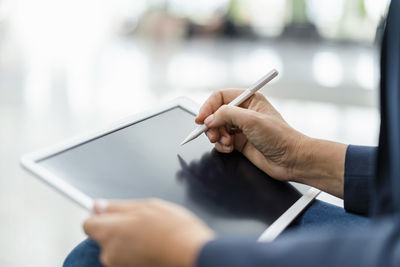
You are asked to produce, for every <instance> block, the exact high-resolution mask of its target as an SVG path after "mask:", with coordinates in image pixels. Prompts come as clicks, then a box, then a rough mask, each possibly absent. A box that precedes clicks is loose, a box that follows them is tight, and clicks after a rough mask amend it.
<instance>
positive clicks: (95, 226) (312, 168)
mask: <svg viewBox="0 0 400 267" xmlns="http://www.w3.org/2000/svg"><path fill="white" fill-rule="evenodd" d="M242 92H243V90H235V89H231V90H223V91H218V92H215V93H214V94H212V95H211V96H210V97H209V99H208V100H207V101H206V102H205V103H204V104H203V106H202V108H201V109H200V112H199V115H198V116H197V117H196V120H195V121H196V123H198V124H203V123H204V124H206V125H207V126H208V128H209V130H208V131H207V132H206V135H207V137H208V138H209V139H210V141H211V142H212V143H214V144H215V148H216V149H217V150H218V151H220V152H222V153H231V152H232V151H233V150H234V149H236V150H238V151H240V152H241V153H243V155H244V156H246V157H247V158H248V159H249V160H250V161H251V162H252V163H253V164H254V165H256V166H257V167H258V168H260V169H261V170H263V171H264V172H265V173H267V174H269V175H270V176H271V177H273V178H275V179H277V180H280V181H294V182H300V183H303V184H307V185H310V186H313V187H316V188H319V189H321V190H323V191H325V192H328V193H330V194H333V195H335V196H338V197H342V196H343V184H344V178H343V176H344V161H345V154H346V149H347V145H344V144H340V143H336V142H330V141H326V140H319V139H314V138H310V137H308V136H305V135H304V134H302V133H300V132H298V131H296V130H295V129H293V128H292V127H290V126H289V125H288V124H287V123H286V122H285V120H284V119H283V118H282V116H281V115H280V114H279V112H278V111H277V110H276V109H275V108H274V107H273V106H272V105H271V104H270V103H269V101H268V100H267V99H266V98H265V97H264V96H263V95H262V94H260V93H256V94H255V95H253V96H252V97H250V98H249V99H248V100H247V101H245V102H244V103H243V104H242V105H241V106H240V107H231V106H227V104H228V103H229V102H231V101H232V100H233V99H234V98H236V97H237V96H238V95H239V94H241V93H242ZM232 128H234V129H235V130H234V131H232ZM84 230H85V233H86V234H87V235H88V236H89V237H90V238H92V239H93V240H95V241H97V242H98V243H99V244H100V247H101V256H100V260H101V262H102V263H103V264H104V265H105V266H109V267H120V266H121V267H122V266H194V265H195V262H196V259H197V257H198V254H199V252H200V250H201V249H202V247H203V246H204V245H205V244H206V243H207V242H208V241H210V240H212V239H213V238H215V234H214V233H213V231H212V230H211V229H209V228H208V227H207V226H206V225H205V224H204V223H203V222H201V221H200V220H199V219H198V218H197V217H196V216H195V215H193V214H192V213H191V212H189V211H188V210H186V209H184V208H182V207H180V206H178V205H175V204H172V203H168V202H166V201H162V200H157V199H151V200H136V201H128V202H111V203H109V202H107V201H98V202H96V203H95V207H94V214H93V215H92V216H91V217H90V218H89V219H88V220H86V221H85V223H84Z"/></svg>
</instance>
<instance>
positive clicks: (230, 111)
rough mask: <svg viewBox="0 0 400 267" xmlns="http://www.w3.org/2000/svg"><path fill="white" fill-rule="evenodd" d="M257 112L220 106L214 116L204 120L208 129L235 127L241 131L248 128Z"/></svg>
mask: <svg viewBox="0 0 400 267" xmlns="http://www.w3.org/2000/svg"><path fill="white" fill-rule="evenodd" d="M256 115H257V112H255V111H253V110H249V109H245V108H241V107H236V106H228V105H223V106H221V107H220V108H219V109H218V110H217V111H216V112H215V113H214V114H211V115H210V116H208V117H207V118H206V119H205V120H204V124H205V125H206V126H207V127H208V128H216V127H220V126H223V125H226V124H228V125H235V126H236V127H238V128H240V129H243V128H246V127H247V126H250V125H251V124H252V123H253V122H254V120H255V119H256V118H257V116H256Z"/></svg>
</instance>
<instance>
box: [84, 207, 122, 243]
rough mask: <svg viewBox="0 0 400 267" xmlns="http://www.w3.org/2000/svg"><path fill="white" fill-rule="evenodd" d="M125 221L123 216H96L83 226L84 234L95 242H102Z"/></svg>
mask: <svg viewBox="0 0 400 267" xmlns="http://www.w3.org/2000/svg"><path fill="white" fill-rule="evenodd" d="M123 219H124V217H123V215H122V214H116V213H115V214H102V215H95V216H92V217H90V218H89V219H87V220H86V221H85V222H84V224H83V230H84V232H85V233H86V234H87V235H88V236H89V237H90V238H91V239H93V240H95V241H98V242H101V241H103V240H104V238H105V237H106V236H107V234H108V233H109V229H114V228H115V226H116V225H118V224H119V222H120V221H122V220H123Z"/></svg>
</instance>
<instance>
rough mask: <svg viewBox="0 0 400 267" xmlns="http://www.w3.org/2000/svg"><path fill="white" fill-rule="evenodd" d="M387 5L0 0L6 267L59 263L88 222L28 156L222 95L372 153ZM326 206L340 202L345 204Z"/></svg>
mask: <svg viewBox="0 0 400 267" xmlns="http://www.w3.org/2000/svg"><path fill="white" fill-rule="evenodd" d="M388 4H389V0H347V1H345V0H264V1H262V0H246V1H245V0H202V1H185V0H148V1H146V0H100V1H99V0H0V170H1V173H0V236H1V240H0V266H42V267H47V266H49V267H50V266H61V264H62V261H63V259H64V257H65V256H66V254H67V253H68V252H69V251H70V250H71V249H72V247H73V246H75V245H76V244H77V243H78V242H79V241H80V240H82V239H83V238H84V235H83V233H82V231H81V223H82V221H83V219H84V218H86V216H87V213H86V212H84V211H83V210H82V209H80V208H79V207H77V206H75V205H74V204H73V203H72V202H70V201H69V200H67V199H65V198H63V197H62V196H61V195H59V194H58V193H56V192H54V191H53V190H52V189H50V188H49V187H47V186H46V185H44V184H42V183H41V182H39V181H38V180H37V179H35V178H33V177H32V176H31V175H30V174H28V173H25V172H24V171H22V170H21V169H20V167H19V158H20V156H21V155H22V154H23V153H26V152H29V151H33V150H36V149H40V148H42V147H44V146H48V145H51V144H54V143H57V142H60V141H62V140H64V139H66V138H69V137H71V136H75V135H80V134H82V133H87V132H91V131H93V130H96V129H98V128H102V127H104V126H106V125H108V124H110V123H112V122H115V121H116V120H118V119H120V118H123V117H126V116H128V115H131V114H133V113H135V112H139V111H142V110H143V109H146V108H149V107H151V106H154V105H157V104H159V103H164V102H167V101H168V100H171V99H173V98H175V97H178V96H182V95H184V96H188V97H190V98H193V99H194V100H196V101H197V102H199V103H202V102H203V101H204V100H205V99H206V98H207V96H208V95H209V94H210V93H211V92H212V91H214V90H217V89H221V88H228V87H246V86H248V85H250V84H251V83H253V82H254V81H256V80H257V79H258V78H259V77H261V76H262V75H263V74H265V73H266V72H267V71H269V70H270V69H271V68H276V69H278V70H279V71H280V75H279V78H278V79H275V81H274V82H273V83H271V84H270V85H269V86H267V87H266V88H264V89H263V90H262V92H263V93H264V94H265V95H266V96H267V97H268V98H269V99H270V101H271V102H272V103H273V105H275V106H276V107H277V108H278V110H279V111H280V112H281V113H282V115H283V116H284V117H285V119H286V120H287V121H288V122H289V123H290V124H291V125H292V126H293V127H295V128H297V129H299V130H300V131H303V132H304V133H306V134H308V135H310V136H313V137H319V138H327V139H331V140H336V141H340V142H346V143H353V144H363V145H376V144H377V136H378V128H379V109H378V97H379V90H378V83H379V42H380V36H381V34H382V19H383V17H384V16H385V14H386V12H387V9H388ZM321 198H323V199H328V200H329V201H331V202H333V203H335V204H338V205H341V202H340V201H339V200H338V199H334V198H331V197H329V196H327V195H323V196H322V197H321Z"/></svg>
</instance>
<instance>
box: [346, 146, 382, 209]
mask: <svg viewBox="0 0 400 267" xmlns="http://www.w3.org/2000/svg"><path fill="white" fill-rule="evenodd" d="M376 155H377V148H376V147H367V146H353V145H350V146H348V148H347V151H346V160H345V170H344V207H345V209H346V210H347V211H350V212H354V213H359V214H363V215H368V214H369V213H370V212H369V211H370V209H371V203H370V202H371V194H372V193H371V192H372V186H373V181H374V179H375V176H376V163H377V162H376Z"/></svg>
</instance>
